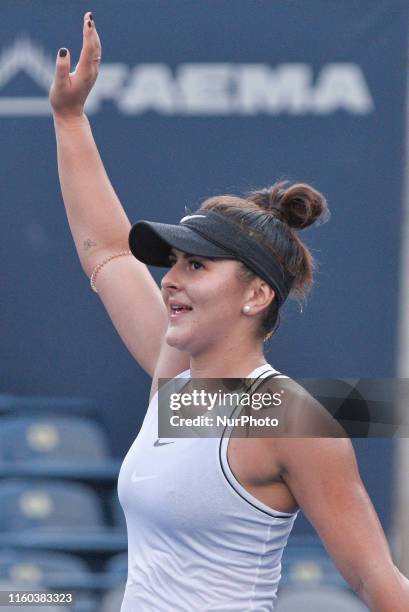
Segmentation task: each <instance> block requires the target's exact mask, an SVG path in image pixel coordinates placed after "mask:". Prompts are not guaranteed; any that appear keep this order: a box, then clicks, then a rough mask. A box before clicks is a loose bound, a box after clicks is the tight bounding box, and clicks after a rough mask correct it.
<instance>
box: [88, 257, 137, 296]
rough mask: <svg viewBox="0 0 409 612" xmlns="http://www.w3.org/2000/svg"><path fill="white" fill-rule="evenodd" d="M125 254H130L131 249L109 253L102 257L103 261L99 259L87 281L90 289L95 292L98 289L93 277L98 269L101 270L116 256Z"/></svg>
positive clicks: (95, 276)
mask: <svg viewBox="0 0 409 612" xmlns="http://www.w3.org/2000/svg"><path fill="white" fill-rule="evenodd" d="M125 255H132V253H131V251H121V252H120V253H117V254H116V255H110V257H107V258H106V259H104V261H101V263H100V264H98V265H97V266H95V268H94V270H93V272H92V274H91V276H90V279H89V282H90V284H91V289H92V290H93V291H95V293H98V289H97V288H96V286H95V279H96V278H97V274H98V272H99V271H100V270H102V268H103V267H104V266H105V265H106V264H107V263H108V262H109V261H111V260H112V259H116V258H117V257H125Z"/></svg>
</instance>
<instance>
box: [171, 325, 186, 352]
mask: <svg viewBox="0 0 409 612" xmlns="http://www.w3.org/2000/svg"><path fill="white" fill-rule="evenodd" d="M165 341H166V344H167V345H168V346H171V347H172V348H175V349H178V350H179V351H189V348H188V346H187V342H186V339H183V338H182V335H181V334H178V333H177V331H176V330H173V329H170V330H169V329H168V331H167V332H166V336H165Z"/></svg>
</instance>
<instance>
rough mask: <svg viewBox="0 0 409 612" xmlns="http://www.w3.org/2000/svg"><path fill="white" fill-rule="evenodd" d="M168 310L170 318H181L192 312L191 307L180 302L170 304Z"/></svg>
mask: <svg viewBox="0 0 409 612" xmlns="http://www.w3.org/2000/svg"><path fill="white" fill-rule="evenodd" d="M169 308H170V316H171V317H177V316H181V315H183V314H186V313H188V312H190V311H191V310H193V309H192V307H191V306H188V304H183V303H182V302H171V303H169Z"/></svg>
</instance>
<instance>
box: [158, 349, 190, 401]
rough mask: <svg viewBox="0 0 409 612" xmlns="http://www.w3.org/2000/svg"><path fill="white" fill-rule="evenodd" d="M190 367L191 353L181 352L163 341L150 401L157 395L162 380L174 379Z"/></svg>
mask: <svg viewBox="0 0 409 612" xmlns="http://www.w3.org/2000/svg"><path fill="white" fill-rule="evenodd" d="M189 367H190V357H189V353H187V352H186V351H179V350H178V349H175V348H173V347H172V346H169V345H168V344H167V343H166V341H165V340H163V341H162V345H161V349H160V352H159V358H158V361H157V363H156V367H155V371H154V373H153V377H152V386H151V391H150V397H149V400H151V399H152V397H153V396H154V395H155V393H156V391H157V390H158V386H159V383H160V380H161V379H168V378H174V377H175V376H177V375H178V374H181V373H182V372H184V371H185V370H188V369H189Z"/></svg>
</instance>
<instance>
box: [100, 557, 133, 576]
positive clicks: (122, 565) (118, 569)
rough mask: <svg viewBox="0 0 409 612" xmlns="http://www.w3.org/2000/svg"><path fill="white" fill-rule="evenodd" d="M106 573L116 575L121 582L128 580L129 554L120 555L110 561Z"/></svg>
mask: <svg viewBox="0 0 409 612" xmlns="http://www.w3.org/2000/svg"><path fill="white" fill-rule="evenodd" d="M105 571H106V573H107V574H114V575H116V576H118V579H120V580H126V577H127V575H128V553H119V554H118V555H114V556H113V557H111V558H110V559H108V561H107V563H106V566H105Z"/></svg>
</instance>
